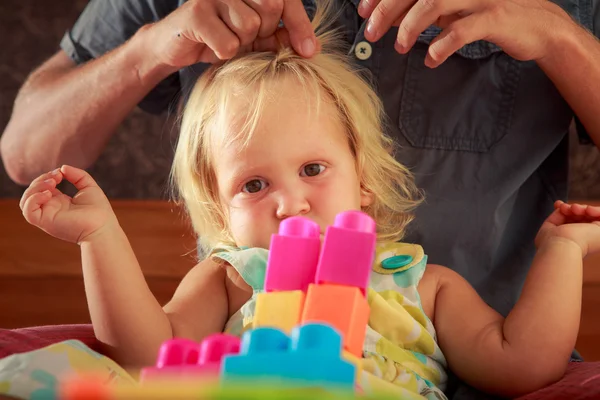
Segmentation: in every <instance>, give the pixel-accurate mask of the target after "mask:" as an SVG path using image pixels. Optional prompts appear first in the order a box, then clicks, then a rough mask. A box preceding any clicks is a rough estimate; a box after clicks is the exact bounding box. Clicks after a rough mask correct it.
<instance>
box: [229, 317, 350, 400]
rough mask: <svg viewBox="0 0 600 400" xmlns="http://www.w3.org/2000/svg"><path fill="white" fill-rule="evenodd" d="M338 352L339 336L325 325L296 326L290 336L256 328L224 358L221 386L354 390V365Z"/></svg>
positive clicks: (277, 330) (339, 345)
mask: <svg viewBox="0 0 600 400" xmlns="http://www.w3.org/2000/svg"><path fill="white" fill-rule="evenodd" d="M341 352H342V337H341V335H340V334H339V333H338V332H337V331H336V330H335V329H334V328H332V327H331V326H329V325H326V324H318V323H314V324H306V325H302V326H297V327H295V328H294V329H293V330H292V333H291V335H290V336H289V337H288V336H287V335H286V334H285V333H283V332H282V331H281V330H279V329H275V328H268V327H263V328H257V329H254V330H251V331H247V332H246V333H244V335H243V336H242V343H241V347H240V353H239V354H237V355H229V356H226V357H225V358H224V360H223V363H222V365H221V383H222V384H225V385H226V384H228V383H233V382H240V381H246V382H253V383H264V382H265V381H266V382H271V383H282V384H285V385H289V386H295V387H324V388H331V389H340V390H353V389H354V383H355V381H354V379H355V366H354V365H353V364H351V363H349V362H346V361H344V360H343V359H342V358H341Z"/></svg>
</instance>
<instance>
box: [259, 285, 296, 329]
mask: <svg viewBox="0 0 600 400" xmlns="http://www.w3.org/2000/svg"><path fill="white" fill-rule="evenodd" d="M304 298H305V294H304V292H303V291H301V290H290V291H285V292H267V293H259V294H258V295H257V296H256V308H255V311H254V320H253V321H252V326H253V327H254V328H258V327H263V326H268V327H272V328H279V329H281V330H282V331H284V332H285V333H287V334H288V335H289V334H290V333H291V332H292V328H293V327H295V326H296V325H298V323H299V322H300V316H301V315H302V309H303V306H304Z"/></svg>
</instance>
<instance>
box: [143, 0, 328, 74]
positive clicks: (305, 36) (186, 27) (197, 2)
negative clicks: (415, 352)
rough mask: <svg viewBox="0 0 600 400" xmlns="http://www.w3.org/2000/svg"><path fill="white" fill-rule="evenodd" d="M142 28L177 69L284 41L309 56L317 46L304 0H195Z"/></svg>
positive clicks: (155, 48)
mask: <svg viewBox="0 0 600 400" xmlns="http://www.w3.org/2000/svg"><path fill="white" fill-rule="evenodd" d="M280 20H282V21H283V24H284V26H285V28H283V29H278V25H279V21H280ZM143 29H146V30H147V34H148V37H149V41H148V43H149V47H150V48H151V49H152V52H153V54H154V55H155V57H157V59H158V60H159V61H160V62H161V63H162V64H164V65H167V66H170V67H172V68H174V69H179V68H182V67H185V66H188V65H192V64H195V63H198V62H207V63H214V62H217V61H219V60H227V59H229V58H232V57H233V56H235V55H236V54H238V53H239V52H244V51H251V50H266V49H272V50H276V49H277V46H279V45H286V44H291V46H292V47H293V48H294V50H296V52H298V53H299V54H300V55H302V56H304V57H311V56H312V55H313V54H314V53H315V49H316V48H317V43H316V37H315V33H314V30H313V27H312V26H311V23H310V20H309V19H308V16H307V14H306V11H305V10H304V6H303V5H302V1H301V0H190V1H187V2H186V3H184V4H183V5H182V6H181V7H179V8H178V9H176V10H175V11H173V12H172V13H171V14H170V15H168V16H167V17H166V18H165V19H163V20H161V21H159V22H157V23H155V24H152V25H149V26H147V27H145V28H143ZM271 47H274V48H271Z"/></svg>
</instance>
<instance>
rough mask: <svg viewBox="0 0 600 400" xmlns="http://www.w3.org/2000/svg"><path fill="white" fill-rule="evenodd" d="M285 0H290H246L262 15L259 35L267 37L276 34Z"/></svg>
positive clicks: (245, 0)
mask: <svg viewBox="0 0 600 400" xmlns="http://www.w3.org/2000/svg"><path fill="white" fill-rule="evenodd" d="M285 1H289V0H244V2H245V3H246V4H247V5H248V6H250V7H251V8H252V9H253V10H254V11H256V13H257V14H258V15H259V16H260V29H259V30H258V37H260V38H267V37H269V36H272V35H273V34H275V31H276V30H277V27H278V26H279V21H280V20H281V15H282V14H283V6H284V2H285Z"/></svg>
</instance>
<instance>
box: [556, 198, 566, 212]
mask: <svg viewBox="0 0 600 400" xmlns="http://www.w3.org/2000/svg"><path fill="white" fill-rule="evenodd" d="M563 204H565V202H564V201H562V200H556V201H555V202H554V208H555V209H557V210H558V209H560V206H562V205H563Z"/></svg>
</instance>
